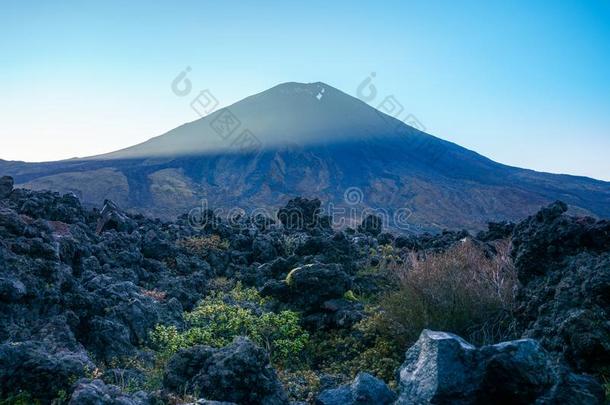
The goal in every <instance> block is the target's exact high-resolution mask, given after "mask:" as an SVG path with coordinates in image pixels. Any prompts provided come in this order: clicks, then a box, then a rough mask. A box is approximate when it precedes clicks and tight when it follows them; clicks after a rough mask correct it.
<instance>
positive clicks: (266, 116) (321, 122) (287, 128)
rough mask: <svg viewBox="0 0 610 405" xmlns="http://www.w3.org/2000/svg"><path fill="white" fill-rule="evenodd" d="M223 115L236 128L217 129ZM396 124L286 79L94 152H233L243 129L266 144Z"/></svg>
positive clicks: (311, 140) (370, 133)
mask: <svg viewBox="0 0 610 405" xmlns="http://www.w3.org/2000/svg"><path fill="white" fill-rule="evenodd" d="M227 117H229V118H231V122H232V123H234V124H235V125H234V126H235V128H233V127H231V128H228V129H229V130H230V131H231V133H230V134H229V133H219V130H218V127H219V125H217V124H218V123H219V122H220V121H223V120H224V119H226V118H227ZM398 125H404V124H401V123H400V122H399V121H397V120H395V119H393V118H391V117H388V116H385V115H384V114H382V113H380V112H379V111H377V110H375V109H374V108H372V107H371V106H369V105H368V104H366V103H364V102H362V101H361V100H358V99H357V98H355V97H352V96H350V95H348V94H346V93H344V92H342V91H340V90H338V89H336V88H334V87H332V86H329V85H328V84H326V83H323V82H315V83H299V82H286V83H281V84H278V85H276V86H274V87H272V88H270V89H268V90H265V91H263V92H261V93H258V94H255V95H253V96H250V97H247V98H245V99H243V100H241V101H238V102H236V103H235V104H232V105H230V106H228V107H226V108H223V109H221V110H219V111H215V112H213V113H211V114H209V115H207V116H205V117H203V118H201V119H199V120H197V121H193V122H191V123H188V124H185V125H182V126H180V127H178V128H176V129H174V130H172V131H169V132H167V133H166V134H164V135H161V136H159V137H156V138H153V139H151V140H149V141H147V142H144V143H142V144H140V145H136V146H133V147H131V148H127V149H124V150H120V151H117V152H113V153H110V154H107V155H102V156H99V157H98V158H106V159H107V158H121V159H122V158H136V157H137V158H140V157H158V156H180V155H193V154H205V153H216V152H222V151H227V150H231V151H233V152H234V151H235V148H232V146H231V145H232V141H231V139H230V138H231V137H233V136H237V135H236V134H237V133H243V131H248V134H252V135H253V136H254V137H255V138H256V140H257V141H259V142H260V144H261V145H262V147H265V148H269V147H277V146H282V145H295V144H297V145H300V146H306V145H312V144H320V143H323V144H329V143H334V142H343V141H346V140H359V139H367V138H370V137H380V136H388V135H392V134H394V133H395V132H396V127H397V126H398ZM233 131H235V134H233Z"/></svg>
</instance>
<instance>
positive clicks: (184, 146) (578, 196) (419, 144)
mask: <svg viewBox="0 0 610 405" xmlns="http://www.w3.org/2000/svg"><path fill="white" fill-rule="evenodd" d="M226 117H229V118H231V117H233V118H234V119H236V121H235V123H237V125H236V126H235V125H233V126H235V128H232V127H231V125H225V127H223V126H219V125H218V122H225V121H226V120H225V121H222V120H221V119H225V118H226ZM229 121H230V120H229ZM229 121H227V122H229ZM223 128H229V129H231V131H230V133H229V131H227V132H226V133H225V132H222V129H223ZM243 134H247V136H248V137H254V138H250V140H251V141H252V139H254V141H255V142H254V143H253V142H250V143H249V144H247V145H246V146H248V147H247V148H243V145H244V142H243V141H244V139H246V138H244V137H243ZM240 136H241V138H240ZM240 139H241V140H240ZM246 140H247V139H246ZM0 172H1V173H2V174H9V175H12V176H13V177H14V178H15V180H16V182H17V184H18V185H19V186H24V187H29V188H33V189H44V188H47V189H52V190H58V191H61V192H72V193H74V194H76V195H77V196H79V197H80V198H81V199H82V200H84V201H85V202H86V203H88V204H92V205H97V204H101V203H102V202H103V201H104V199H106V198H111V199H113V200H115V201H116V202H117V203H119V204H120V205H122V206H124V207H125V208H127V209H133V210H136V211H142V212H145V213H148V214H151V215H155V216H159V217H162V218H168V219H169V218H171V217H175V216H176V215H179V214H181V213H184V212H188V211H189V210H191V209H193V207H197V206H199V205H200V204H201V200H205V201H206V202H207V203H208V204H209V205H210V206H211V207H220V208H227V209H228V208H230V207H233V206H239V207H264V208H275V207H278V206H280V205H282V204H284V203H286V202H287V200H288V199H290V198H291V197H293V196H295V195H305V196H309V197H319V198H320V199H321V200H322V201H323V202H324V203H325V204H327V205H328V204H333V205H334V206H339V207H346V208H355V207H353V206H352V205H350V204H347V203H346V201H345V198H344V195H345V193H346V190H348V189H353V188H356V189H358V190H359V193H360V194H361V195H362V198H361V201H359V204H358V205H357V207H356V208H358V209H367V208H368V209H383V210H387V211H388V213H389V216H391V215H392V214H393V213H395V212H396V211H397V210H408V211H409V212H410V213H411V214H410V217H409V218H410V222H411V224H410V225H412V226H410V227H409V229H407V231H414V232H420V231H439V230H441V229H443V228H466V229H472V230H476V229H481V228H482V227H484V226H485V222H486V220H487V219H492V220H499V221H500V220H510V221H516V220H519V219H521V218H524V217H526V216H527V215H530V214H532V213H534V212H536V211H537V210H538V209H539V208H540V207H541V206H543V205H546V204H548V203H550V202H552V201H554V200H557V199H561V200H565V201H566V202H567V203H568V204H570V206H571V208H572V209H573V210H575V211H576V212H578V213H584V214H591V215H594V216H598V217H610V183H608V182H604V181H601V180H595V179H590V178H586V177H581V176H571V175H565V174H549V173H543V172H535V171H532V170H528V169H521V168H517V167H512V166H508V165H504V164H501V163H497V162H494V161H493V160H491V159H489V158H487V157H485V156H483V155H481V154H479V153H477V152H475V151H472V150H469V149H466V148H463V147H461V146H459V145H457V144H455V143H452V142H449V141H445V140H443V139H441V138H438V137H435V136H432V135H429V134H427V133H425V132H422V131H419V130H417V129H415V128H413V127H410V126H408V125H407V124H405V123H403V122H401V121H399V120H397V119H395V118H393V117H390V116H388V115H386V114H384V113H383V112H381V111H378V110H376V109H374V108H372V107H371V106H369V105H368V104H366V103H365V102H363V101H362V100H359V99H356V98H354V97H351V96H349V95H347V94H346V93H344V92H342V91H340V90H337V89H335V88H333V87H332V86H329V85H327V84H325V83H322V82H316V83H307V84H305V83H296V82H289V83H282V84H279V85H277V86H274V87H272V88H271V89H268V90H266V91H263V92H260V93H257V94H254V95H252V96H249V97H246V98H245V99H243V100H241V101H238V102H236V103H234V104H232V105H230V106H228V107H226V108H223V109H219V110H216V111H213V112H211V113H210V114H208V115H206V116H204V117H203V118H200V119H198V120H195V121H192V122H189V123H186V124H183V125H181V126H179V127H177V128H175V129H173V130H170V131H168V132H166V133H165V134H162V135H160V136H157V137H154V138H151V139H150V140H148V141H146V142H143V143H140V144H137V145H134V146H132V147H129V148H124V149H121V150H118V151H115V152H110V153H106V154H102V155H98V156H92V157H86V158H79V159H70V160H64V161H58V162H46V163H31V164H30V163H20V162H6V161H0ZM389 225H390V227H391V224H389ZM403 230H404V229H403Z"/></svg>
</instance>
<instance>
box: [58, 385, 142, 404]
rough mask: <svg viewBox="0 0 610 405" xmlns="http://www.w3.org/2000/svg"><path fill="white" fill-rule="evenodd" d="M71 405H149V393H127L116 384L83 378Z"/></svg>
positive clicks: (75, 391)
mask: <svg viewBox="0 0 610 405" xmlns="http://www.w3.org/2000/svg"><path fill="white" fill-rule="evenodd" d="M69 404H70V405H149V404H152V402H151V401H150V398H149V396H148V394H146V393H145V392H143V391H138V392H136V393H133V394H126V393H123V392H122V391H121V389H120V388H119V387H117V386H115V385H106V384H105V383H104V382H103V381H102V380H87V379H84V380H81V381H79V382H78V384H77V386H76V389H75V390H74V393H72V397H71V398H70V402H69Z"/></svg>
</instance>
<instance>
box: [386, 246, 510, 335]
mask: <svg viewBox="0 0 610 405" xmlns="http://www.w3.org/2000/svg"><path fill="white" fill-rule="evenodd" d="M509 248H510V242H509V241H501V242H499V243H497V246H496V253H495V254H494V255H491V256H488V255H486V253H485V252H484V251H483V250H482V249H481V248H480V247H478V246H477V245H475V244H474V243H473V242H472V241H470V240H465V241H463V242H462V243H460V244H459V245H456V246H454V247H453V248H451V249H449V250H448V251H446V252H443V253H435V254H429V255H426V256H424V257H421V256H418V255H416V254H415V253H411V254H410V255H409V257H408V260H406V261H405V264H404V265H403V266H402V267H400V268H397V269H396V270H395V272H394V276H395V277H396V282H397V285H398V289H397V290H396V291H392V292H390V293H388V294H386V295H385V296H384V297H383V298H382V300H381V309H382V312H381V314H380V317H379V320H378V327H380V328H381V329H382V330H383V331H384V334H389V335H390V336H392V337H393V339H394V340H396V341H397V342H398V343H399V344H400V345H401V346H406V345H408V344H410V343H412V342H414V341H415V340H416V339H417V337H418V336H419V334H420V332H421V331H422V329H424V328H428V329H436V330H443V331H449V332H453V333H456V334H459V335H461V336H463V337H465V338H466V339H468V340H471V341H472V342H473V343H478V344H487V343H492V342H496V341H498V340H502V339H504V338H510V337H512V336H511V335H512V332H513V328H514V323H513V317H512V311H513V302H514V293H515V290H516V286H517V277H516V273H515V270H514V267H513V265H512V262H511V260H510V256H509Z"/></svg>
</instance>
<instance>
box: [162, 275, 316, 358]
mask: <svg viewBox="0 0 610 405" xmlns="http://www.w3.org/2000/svg"><path fill="white" fill-rule="evenodd" d="M264 304H265V299H264V298H262V297H261V296H260V295H259V294H258V292H257V291H256V290H255V289H253V288H242V287H241V285H240V284H238V285H237V287H236V288H235V289H233V290H232V291H230V292H229V293H215V294H212V295H210V296H208V297H207V298H205V299H204V300H203V301H201V302H200V303H199V305H197V307H196V308H195V309H194V310H193V311H192V312H189V313H186V314H185V319H186V321H187V323H188V327H187V328H186V329H185V330H184V331H179V330H178V329H177V328H176V327H175V326H163V325H157V326H156V327H155V329H154V330H153V331H152V333H151V340H152V343H153V345H154V347H156V348H157V349H158V350H159V351H160V352H162V354H164V355H165V356H169V355H171V354H173V353H175V352H176V351H178V350H179V349H182V348H186V347H190V346H194V345H198V344H204V345H209V346H213V347H222V346H226V345H228V344H229V343H231V342H232V341H233V339H234V338H235V337H236V336H248V337H249V338H250V339H252V340H253V341H254V342H256V343H257V344H259V345H260V346H262V347H263V348H265V349H266V350H267V351H268V352H269V353H270V356H271V360H272V362H274V363H275V364H277V365H282V366H290V365H293V364H295V363H296V360H297V359H299V357H300V354H301V352H302V350H303V349H304V348H305V345H306V344H307V341H308V338H309V335H308V334H307V332H305V331H304V330H303V329H302V328H301V326H300V325H299V320H300V317H299V314H297V313H296V312H293V311H281V312H279V313H274V312H266V311H264V310H262V309H261V306H263V305H264Z"/></svg>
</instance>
